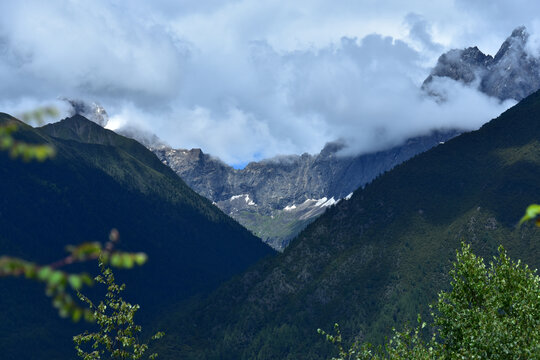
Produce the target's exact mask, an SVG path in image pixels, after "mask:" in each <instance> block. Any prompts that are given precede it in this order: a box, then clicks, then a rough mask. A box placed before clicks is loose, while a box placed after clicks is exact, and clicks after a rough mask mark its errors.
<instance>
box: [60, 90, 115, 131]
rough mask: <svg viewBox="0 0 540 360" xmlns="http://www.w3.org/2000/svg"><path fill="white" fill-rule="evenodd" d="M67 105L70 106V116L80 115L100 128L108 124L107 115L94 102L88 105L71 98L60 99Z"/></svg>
mask: <svg viewBox="0 0 540 360" xmlns="http://www.w3.org/2000/svg"><path fill="white" fill-rule="evenodd" d="M61 100H64V101H65V102H67V103H68V104H69V105H71V112H70V115H71V116H73V115H82V116H84V117H85V118H87V119H88V120H90V121H93V122H95V123H96V124H98V125H100V126H101V127H105V126H107V124H108V123H109V114H107V111H106V110H105V108H104V107H103V106H101V105H100V104H98V103H96V102H92V103H88V102H86V101H84V100H77V99H71V98H66V97H65V98H62V99H61Z"/></svg>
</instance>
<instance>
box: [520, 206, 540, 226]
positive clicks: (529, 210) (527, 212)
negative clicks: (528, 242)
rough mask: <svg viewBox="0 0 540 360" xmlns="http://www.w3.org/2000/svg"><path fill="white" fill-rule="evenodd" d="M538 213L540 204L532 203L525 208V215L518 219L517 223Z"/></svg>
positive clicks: (534, 216) (532, 217)
mask: <svg viewBox="0 0 540 360" xmlns="http://www.w3.org/2000/svg"><path fill="white" fill-rule="evenodd" d="M539 214H540V205H538V204H532V205H529V206H528V207H527V210H525V215H523V217H522V218H521V220H519V225H521V224H523V223H524V222H525V221H528V220H531V219H534V218H536V217H537V216H538V215H539Z"/></svg>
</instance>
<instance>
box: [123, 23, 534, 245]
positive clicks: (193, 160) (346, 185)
mask: <svg viewBox="0 0 540 360" xmlns="http://www.w3.org/2000/svg"><path fill="white" fill-rule="evenodd" d="M528 39H529V34H528V33H527V31H526V29H525V28H524V27H519V28H516V29H515V30H514V31H513V32H512V34H511V35H510V36H509V37H508V38H507V39H506V40H505V41H504V43H503V44H502V45H501V48H500V49H499V51H498V52H497V54H496V55H495V56H494V57H492V56H490V55H485V54H483V53H482V52H481V51H480V50H479V49H478V48H477V47H470V48H467V49H463V50H457V49H456V50H451V51H449V52H447V53H445V54H443V55H441V57H440V58H439V59H438V61H437V64H436V66H435V67H434V69H433V70H432V72H431V74H430V75H429V76H428V77H427V78H426V80H425V81H424V83H423V85H422V88H423V89H424V90H425V91H426V92H427V93H429V94H430V95H432V96H435V97H438V98H440V99H441V100H443V97H444V96H443V94H438V93H437V92H436V90H434V89H433V88H432V86H431V85H432V83H433V81H434V80H435V79H436V78H441V77H443V78H450V79H452V80H455V81H459V82H461V83H463V84H465V85H468V86H476V87H477V88H478V90H479V91H481V92H483V93H485V94H486V95H489V96H492V97H496V98H498V99H499V100H501V101H503V100H508V99H514V100H517V101H519V100H521V99H523V98H524V97H525V96H527V95H529V94H531V93H532V92H534V91H536V90H537V89H539V88H540V60H539V59H538V58H537V57H534V56H532V55H531V54H530V52H529V51H528V49H527V41H528ZM461 131H462V130H461V129H452V130H438V131H433V132H432V133H430V134H427V135H424V136H418V137H415V138H411V139H408V140H407V141H405V142H404V143H403V144H400V145H398V146H395V147H393V148H390V149H386V150H384V151H379V152H376V153H368V154H361V155H358V156H344V155H342V154H341V152H340V151H341V150H343V146H344V145H342V144H340V143H329V144H327V145H326V146H325V147H324V149H322V151H321V152H320V153H319V154H316V155H309V154H303V155H288V156H279V157H276V158H273V159H266V160H262V161H259V162H252V163H250V164H248V165H247V166H246V167H245V168H244V169H241V170H239V169H233V168H232V167H230V166H228V165H226V164H225V163H223V162H222V161H220V160H219V159H218V158H215V157H213V156H211V155H209V154H205V153H204V152H203V151H202V150H201V149H191V150H187V149H173V148H171V147H169V146H167V145H165V144H163V143H162V142H160V141H159V139H157V138H156V137H155V136H154V137H152V136H149V135H145V136H142V135H141V133H138V132H136V131H133V130H132V129H126V130H122V133H123V134H125V135H126V136H134V137H135V138H137V139H138V140H139V141H141V142H142V143H144V144H145V145H146V146H148V147H149V148H150V149H151V150H152V151H154V153H156V154H157V156H158V157H159V158H160V160H161V161H162V162H163V163H165V164H167V165H168V166H170V167H171V168H172V169H173V170H174V171H175V172H176V173H177V174H178V175H179V176H180V177H181V178H182V179H184V181H186V183H187V184H188V185H189V186H190V187H191V188H192V189H194V190H195V191H196V192H197V193H199V194H201V195H203V196H205V197H206V198H208V199H210V200H212V201H213V202H214V203H215V204H216V205H217V206H218V207H219V208H220V209H222V210H223V211H224V212H225V213H227V214H228V215H230V216H231V217H233V218H234V219H235V220H237V221H238V222H240V223H241V224H242V225H244V226H245V227H246V228H248V229H249V230H251V231H252V232H253V233H254V234H255V235H257V236H259V237H260V238H262V239H263V241H265V242H266V243H268V244H269V245H271V246H272V247H273V248H274V249H277V250H279V251H283V249H284V248H285V247H286V246H287V245H288V243H289V241H290V240H291V239H292V238H293V237H294V236H296V235H297V234H298V233H299V232H300V231H301V230H302V229H303V228H304V227H305V226H306V225H307V224H309V223H310V222H311V221H313V220H314V219H315V218H316V217H318V216H320V215H321V214H322V213H324V211H325V210H326V209H327V207H328V206H331V205H333V204H335V203H337V202H338V201H340V200H341V199H346V198H347V197H348V196H349V195H350V194H351V193H352V192H353V191H354V190H356V189H357V188H359V187H362V186H364V185H366V184H367V183H369V182H370V181H372V180H373V179H375V178H376V177H377V176H379V175H380V174H382V173H384V172H385V171H388V170H390V169H392V168H393V167H394V166H396V165H398V164H400V163H402V162H403V161H405V160H408V159H410V158H412V157H414V156H415V155H417V154H419V153H422V152H424V151H426V150H428V149H430V148H432V147H434V146H437V145H439V144H441V143H444V142H445V141H447V140H449V139H451V138H452V137H454V136H456V135H457V134H459V133H460V132H461Z"/></svg>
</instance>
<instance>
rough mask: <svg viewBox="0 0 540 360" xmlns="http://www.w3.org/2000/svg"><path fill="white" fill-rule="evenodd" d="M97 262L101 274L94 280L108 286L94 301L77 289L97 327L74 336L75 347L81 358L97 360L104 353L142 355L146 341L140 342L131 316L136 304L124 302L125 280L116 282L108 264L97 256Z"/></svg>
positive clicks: (124, 356)
mask: <svg viewBox="0 0 540 360" xmlns="http://www.w3.org/2000/svg"><path fill="white" fill-rule="evenodd" d="M99 266H100V269H101V275H98V276H97V277H96V278H95V280H96V282H98V283H100V284H103V285H105V286H107V294H106V295H105V301H101V302H100V303H99V305H97V306H96V305H95V304H94V303H93V302H92V301H91V300H90V299H89V298H87V297H86V296H84V295H83V294H81V293H80V292H79V293H78V296H79V299H80V300H81V301H83V302H85V303H86V304H88V307H89V309H90V311H91V313H92V316H93V318H94V319H95V320H96V322H97V324H98V326H99V328H100V330H99V331H98V332H94V333H89V332H88V331H86V332H84V333H83V334H79V335H77V336H74V337H73V341H74V342H75V344H76V345H75V349H76V350H77V354H78V356H79V357H80V358H82V359H84V360H99V359H102V356H104V355H105V358H107V359H109V358H110V359H134V360H135V359H141V358H142V357H143V356H144V354H145V352H146V350H148V344H147V343H139V341H138V337H137V334H138V333H140V332H141V327H140V326H139V325H135V323H134V321H133V317H134V315H135V313H136V312H137V310H139V305H131V304H130V303H127V302H125V301H124V300H123V299H122V297H121V296H120V293H121V292H122V291H123V290H124V288H125V284H122V285H118V284H116V283H115V279H114V274H113V273H112V271H111V269H110V268H107V267H106V266H105V264H104V262H103V261H102V259H101V258H100V261H99ZM163 335H164V334H163V333H162V332H157V333H156V334H154V335H153V336H152V337H151V340H157V339H159V338H161V337H162V336H163ZM90 342H91V343H92V345H91V350H90V351H89V352H87V351H85V350H83V349H82V348H81V345H83V344H85V343H90ZM156 357H157V354H155V353H154V354H151V355H150V356H149V357H148V358H149V359H155V358H156Z"/></svg>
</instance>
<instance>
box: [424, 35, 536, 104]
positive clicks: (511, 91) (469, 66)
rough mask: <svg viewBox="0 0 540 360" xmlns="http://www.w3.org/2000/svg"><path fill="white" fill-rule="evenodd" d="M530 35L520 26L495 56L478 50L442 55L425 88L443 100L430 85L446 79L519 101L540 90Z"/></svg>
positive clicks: (472, 49)
mask: <svg viewBox="0 0 540 360" xmlns="http://www.w3.org/2000/svg"><path fill="white" fill-rule="evenodd" d="M528 40H529V33H528V32H527V29H526V28H525V27H524V26H520V27H518V28H516V29H514V31H512V34H511V35H510V36H509V37H508V38H507V39H506V40H505V41H504V42H503V44H502V45H501V47H500V49H499V51H497V54H495V57H492V56H491V55H486V54H484V53H483V52H482V51H480V50H479V49H478V47H476V46H474V47H469V48H466V49H453V50H450V51H448V52H446V53H445V54H443V55H441V56H440V57H439V59H438V61H437V65H436V66H435V68H434V69H433V70H432V72H431V74H430V75H429V76H428V77H427V78H426V80H425V81H424V84H423V85H422V87H423V88H424V89H425V90H427V91H428V92H429V93H430V94H431V95H435V96H437V97H440V98H442V96H441V95H440V94H437V93H436V91H434V90H433V89H432V88H431V87H430V85H431V83H432V82H433V81H434V80H435V79H436V78H437V77H447V78H451V79H453V80H455V81H459V82H462V83H464V84H466V85H473V84H474V86H477V87H478V90H480V91H481V92H483V93H485V94H487V95H489V96H493V97H496V98H498V99H499V100H501V101H504V100H507V99H514V100H516V101H520V100H522V99H523V98H525V97H526V96H528V95H530V94H532V93H533V92H534V91H536V90H538V89H539V88H540V60H539V59H537V58H535V57H534V56H532V55H530V54H529V53H528V52H527V49H526V45H527V41H528Z"/></svg>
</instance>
